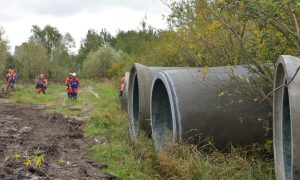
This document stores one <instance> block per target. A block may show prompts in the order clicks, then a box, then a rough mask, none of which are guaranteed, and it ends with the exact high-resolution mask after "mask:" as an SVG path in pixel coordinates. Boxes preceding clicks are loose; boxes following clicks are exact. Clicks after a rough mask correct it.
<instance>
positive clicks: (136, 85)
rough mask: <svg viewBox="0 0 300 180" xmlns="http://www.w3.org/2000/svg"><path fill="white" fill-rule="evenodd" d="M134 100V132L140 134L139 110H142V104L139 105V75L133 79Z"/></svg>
mask: <svg viewBox="0 0 300 180" xmlns="http://www.w3.org/2000/svg"><path fill="white" fill-rule="evenodd" d="M132 94H133V96H132V98H133V100H132V112H133V126H134V132H135V133H136V134H138V132H139V129H140V128H139V120H138V119H139V112H140V106H139V82H138V80H137V75H135V76H134V81H133V92H132Z"/></svg>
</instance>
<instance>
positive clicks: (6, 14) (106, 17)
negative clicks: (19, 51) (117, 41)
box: [0, 0, 169, 51]
mask: <svg viewBox="0 0 300 180" xmlns="http://www.w3.org/2000/svg"><path fill="white" fill-rule="evenodd" d="M168 13H169V10H168V8H167V7H166V6H165V5H163V4H162V3H161V2H160V0H143V1H141V0H85V1H84V0H48V1H46V0H1V2H0V25H1V26H3V27H4V29H5V31H6V35H7V36H8V40H9V41H10V45H11V47H12V48H11V51H13V50H14V46H15V45H20V44H21V43H22V42H25V41H27V40H28V38H29V36H30V35H31V32H30V30H31V27H32V25H38V26H40V27H44V26H45V25H51V26H54V27H56V28H58V30H59V31H60V32H61V33H62V34H65V33H66V32H69V33H70V34H71V35H72V36H73V37H74V39H75V41H76V45H77V48H78V47H79V43H80V41H81V39H82V38H84V37H85V35H86V33H87V30H88V29H90V28H92V29H95V30H96V31H100V30H101V29H102V28H106V29H107V30H108V31H109V32H111V33H112V34H115V33H116V31H117V30H118V29H121V30H132V29H137V28H138V26H139V25H140V22H141V20H142V18H143V17H144V16H145V15H146V16H147V23H148V24H149V25H151V26H153V27H155V28H166V22H165V20H163V19H162V15H163V14H165V15H166V14H168Z"/></svg>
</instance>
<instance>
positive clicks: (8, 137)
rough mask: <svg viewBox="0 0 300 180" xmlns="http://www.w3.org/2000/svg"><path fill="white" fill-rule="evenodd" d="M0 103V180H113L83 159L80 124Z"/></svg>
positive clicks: (38, 110) (84, 143)
mask: <svg viewBox="0 0 300 180" xmlns="http://www.w3.org/2000/svg"><path fill="white" fill-rule="evenodd" d="M44 108H45V107H43V106H32V105H23V104H15V103H12V102H9V101H7V100H5V99H0V179H114V178H115V177H114V176H112V175H109V174H105V173H102V172H101V170H100V169H101V168H102V167H103V165H102V164H100V163H97V162H94V161H90V160H89V159H88V157H87V155H86V150H85V148H86V146H87V141H88V140H87V139H86V138H84V137H83V134H82V128H83V125H84V124H83V123H84V122H83V121H80V120H76V119H67V118H64V117H63V116H62V115H61V114H53V115H45V114H44V112H43V110H44Z"/></svg>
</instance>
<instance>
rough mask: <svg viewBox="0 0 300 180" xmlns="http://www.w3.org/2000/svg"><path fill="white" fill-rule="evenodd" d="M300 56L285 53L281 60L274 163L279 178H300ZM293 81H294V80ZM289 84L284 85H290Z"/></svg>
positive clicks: (275, 107)
mask: <svg viewBox="0 0 300 180" xmlns="http://www.w3.org/2000/svg"><path fill="white" fill-rule="evenodd" d="M298 67H300V59H298V58H296V57H293V56H288V55H282V56H280V57H279V58H278V60H277V67H276V72H275V80H274V89H275V88H278V87H282V88H279V89H277V90H276V91H275V92H274V95H273V141H274V161H275V162H274V164H275V172H276V178H277V179H286V180H289V179H299V178H300V162H299V159H300V150H299V148H300V133H299V128H300V119H299V117H300V111H299V107H300V102H299V101H300V94H299V89H300V75H299V73H298V74H295V73H296V72H297V68H298ZM292 78H293V80H292V81H291V79H292ZM288 82H289V85H288V86H285V87H283V85H285V84H287V83H288Z"/></svg>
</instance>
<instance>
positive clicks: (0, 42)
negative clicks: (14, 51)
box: [0, 27, 10, 73]
mask: <svg viewBox="0 0 300 180" xmlns="http://www.w3.org/2000/svg"><path fill="white" fill-rule="evenodd" d="M4 35H5V31H4V29H3V28H2V27H0V72H4V71H6V69H5V64H6V62H7V58H8V57H9V56H10V54H9V52H8V41H7V39H6V38H5V36H4ZM5 73H6V72H5Z"/></svg>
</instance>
